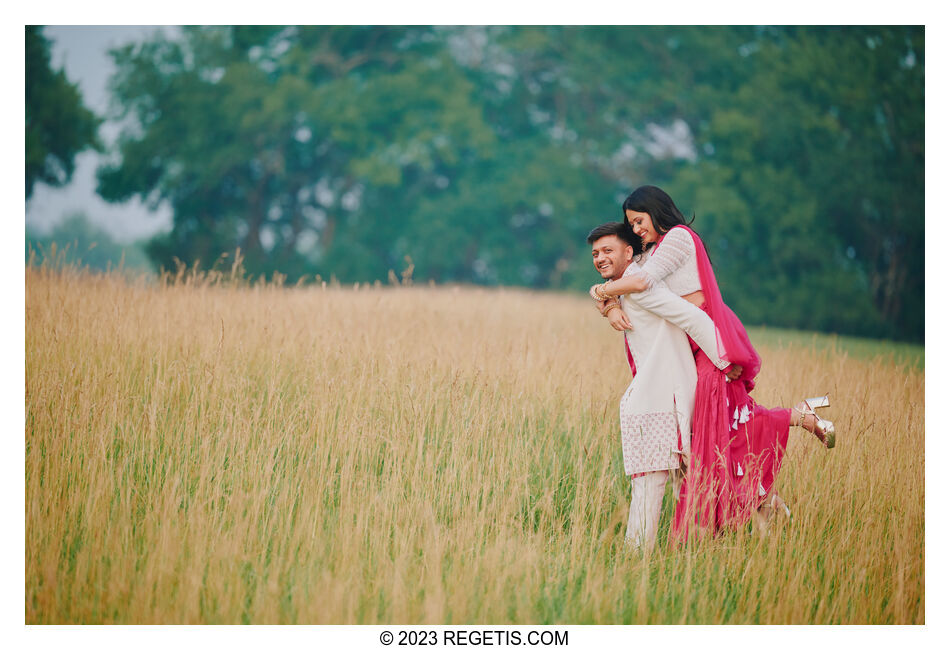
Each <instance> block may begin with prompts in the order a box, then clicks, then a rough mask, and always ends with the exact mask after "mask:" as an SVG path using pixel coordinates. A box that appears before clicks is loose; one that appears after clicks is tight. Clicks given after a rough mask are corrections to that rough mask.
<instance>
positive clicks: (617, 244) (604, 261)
mask: <svg viewBox="0 0 950 650" xmlns="http://www.w3.org/2000/svg"><path fill="white" fill-rule="evenodd" d="M591 252H592V253H593V255H594V268H595V269H597V272H598V273H600V276H601V277H602V278H604V279H605V280H613V279H615V278H619V277H620V276H621V275H623V272H624V271H626V270H627V267H628V266H629V265H630V262H631V260H633V246H631V245H630V244H628V243H627V242H625V241H623V240H622V239H620V237H618V236H617V235H607V236H606V237H601V238H600V239H598V240H597V241H595V242H594V244H593V246H592V247H591Z"/></svg>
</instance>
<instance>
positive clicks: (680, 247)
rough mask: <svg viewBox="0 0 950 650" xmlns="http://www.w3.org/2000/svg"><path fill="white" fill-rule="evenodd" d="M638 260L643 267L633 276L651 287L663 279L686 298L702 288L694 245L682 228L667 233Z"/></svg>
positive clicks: (671, 289)
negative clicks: (641, 278) (638, 276)
mask: <svg viewBox="0 0 950 650" xmlns="http://www.w3.org/2000/svg"><path fill="white" fill-rule="evenodd" d="M640 257H641V262H642V264H643V265H642V266H641V268H640V271H639V272H637V271H634V273H635V274H639V275H641V277H644V278H645V279H646V281H647V283H648V286H650V287H652V286H653V285H654V284H656V283H657V282H659V281H661V280H662V281H663V282H665V283H666V286H667V287H669V289H670V291H672V292H673V293H675V294H676V295H677V296H685V295H687V294H690V293H693V292H694V291H700V290H701V289H702V288H703V287H702V284H701V283H700V281H699V267H698V266H697V265H696V245H695V244H694V243H693V237H692V236H691V235H690V234H689V233H688V232H686V230H684V229H683V228H673V229H672V230H670V231H669V232H668V233H666V235H665V236H664V237H663V241H662V242H660V244H659V245H657V246H654V247H653V248H652V249H651V250H648V251H646V252H644V253H642V254H641V256H640Z"/></svg>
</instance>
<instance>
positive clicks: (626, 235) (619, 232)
mask: <svg viewBox="0 0 950 650" xmlns="http://www.w3.org/2000/svg"><path fill="white" fill-rule="evenodd" d="M611 235H614V236H616V237H619V238H620V241H623V242H626V243H627V244H629V245H630V246H633V247H634V248H636V243H635V242H637V243H638V242H639V238H637V236H636V235H634V234H633V228H631V227H630V224H628V223H627V222H626V221H608V222H607V223H603V224H601V225H599V226H597V227H596V228H594V229H593V230H591V231H590V233H589V234H588V235H587V243H588V244H591V245H593V243H594V242H595V241H597V240H598V239H600V238H601V237H609V236H611Z"/></svg>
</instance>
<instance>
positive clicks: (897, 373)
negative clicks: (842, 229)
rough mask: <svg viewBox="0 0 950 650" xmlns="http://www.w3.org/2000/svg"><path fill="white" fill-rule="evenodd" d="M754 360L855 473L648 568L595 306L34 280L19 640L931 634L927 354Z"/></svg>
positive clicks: (836, 471) (814, 345)
mask: <svg viewBox="0 0 950 650" xmlns="http://www.w3.org/2000/svg"><path fill="white" fill-rule="evenodd" d="M752 334H753V338H754V339H756V341H757V343H759V344H760V352H761V354H762V356H763V361H764V363H763V371H762V373H761V375H760V380H759V382H758V386H757V388H756V391H755V396H756V398H757V399H758V401H759V402H760V403H763V404H766V405H770V406H772V405H775V406H777V405H790V404H792V403H794V402H795V401H797V400H798V399H800V398H802V397H805V396H810V395H817V394H824V393H825V392H829V393H831V395H832V409H830V411H831V412H830V413H829V415H828V416H827V417H830V418H832V419H834V420H835V422H836V424H837V426H838V429H839V432H840V433H839V443H838V447H837V448H836V449H834V450H832V451H830V452H826V451H825V450H823V448H822V447H821V446H820V445H819V444H818V443H817V442H816V441H815V440H814V439H813V438H810V437H809V434H804V433H802V432H801V430H799V429H796V430H794V431H793V432H792V434H791V440H790V445H789V449H788V454H787V457H786V461H785V464H784V466H783V470H782V473H781V475H780V477H779V480H778V485H777V487H778V489H779V491H780V492H781V493H782V494H783V496H784V497H785V499H786V501H787V502H788V503H789V505H790V507H791V508H792V511H793V519H792V520H791V521H788V522H783V521H778V522H776V524H775V526H774V528H773V530H772V531H771V534H770V535H769V536H768V537H767V538H761V537H759V536H755V535H751V534H750V533H749V531H748V530H741V531H734V532H729V533H727V534H724V535H721V536H719V537H718V538H716V539H713V540H707V541H704V542H702V543H699V544H696V545H694V546H691V547H686V548H672V547H668V546H667V545H666V544H665V542H664V543H663V544H661V546H660V547H659V548H658V550H657V552H655V553H654V554H653V555H652V556H649V557H646V558H644V557H641V556H640V555H638V554H636V553H632V552H629V551H628V550H626V549H625V547H624V545H623V532H624V527H625V523H626V515H627V507H628V498H629V485H628V483H627V481H626V479H625V477H624V476H623V471H622V462H621V454H620V443H619V432H618V415H617V411H618V404H619V400H620V396H621V394H622V393H623V390H624V388H625V387H626V384H627V382H628V381H629V370H628V369H627V367H626V363H625V361H624V356H623V352H622V347H621V342H620V339H619V335H618V334H617V333H616V332H614V331H613V330H611V329H610V328H609V327H607V325H606V324H605V323H604V321H603V320H602V319H601V318H599V317H598V316H597V315H596V314H595V312H594V310H593V309H592V308H591V307H590V306H589V305H588V302H587V300H586V299H584V298H582V297H577V296H568V295H558V294H539V293H529V292H521V291H512V290H487V289H476V288H469V289H452V288H415V287H390V288H368V287H364V288H361V289H360V290H354V289H353V288H352V287H349V288H339V287H337V288H320V287H316V288H278V287H274V286H255V287H247V286H215V285H214V283H211V282H209V281H207V278H206V279H204V280H202V279H200V278H192V279H191V280H189V279H187V278H182V279H180V280H179V281H178V282H176V283H173V284H171V285H166V286H158V285H151V286H147V285H146V283H145V282H144V281H143V282H140V283H138V284H136V283H128V282H127V281H125V280H123V279H121V278H119V277H117V276H109V275H99V276H92V275H84V274H82V273H78V272H75V271H71V270H68V269H67V270H63V271H52V270H49V269H44V268H36V267H28V268H27V270H26V432H25V435H26V458H25V466H26V475H25V482H26V504H25V506H26V508H25V510H26V512H25V517H26V558H25V564H26V575H25V581H26V602H25V619H26V622H27V623H241V622H249V623H560V624H567V623H604V624H612V623H923V622H924V474H923V462H924V458H923V448H924V411H923V390H924V374H923V369H922V362H917V361H915V359H917V358H920V357H922V350H921V349H919V348H918V349H917V350H916V351H915V350H914V349H910V354H909V356H902V355H904V354H905V352H907V351H906V350H905V349H904V348H903V347H901V348H900V349H898V350H896V351H895V349H891V348H889V347H888V346H886V345H881V346H871V345H867V346H866V347H864V348H861V349H860V350H859V351H855V350H854V349H853V348H848V349H842V345H841V344H840V342H835V341H830V342H829V339H827V338H825V337H812V336H811V335H809V336H807V337H802V336H798V337H797V338H796V337H795V336H789V335H787V334H785V335H782V333H781V332H779V333H776V332H774V331H771V330H754V331H753V332H752ZM783 336H784V338H783ZM915 354H916V355H917V356H916V357H915V356H914V355H915ZM668 496H669V495H668ZM669 506H670V503H667V507H668V509H669ZM667 525H668V522H667V518H665V519H664V522H663V523H662V524H661V526H662V527H663V528H665V527H666V526H667ZM661 535H662V531H661Z"/></svg>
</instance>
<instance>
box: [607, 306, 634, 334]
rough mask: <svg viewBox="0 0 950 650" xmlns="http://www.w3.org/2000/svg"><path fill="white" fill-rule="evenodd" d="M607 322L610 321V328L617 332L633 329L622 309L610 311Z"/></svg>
mask: <svg viewBox="0 0 950 650" xmlns="http://www.w3.org/2000/svg"><path fill="white" fill-rule="evenodd" d="M607 320H608V321H610V326H611V327H612V328H614V329H615V330H617V331H618V332H622V331H624V330H632V329H633V325H631V324H630V320H629V319H628V318H627V315H626V314H625V313H624V312H623V309H619V308H618V309H611V310H610V313H608V314H607Z"/></svg>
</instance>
